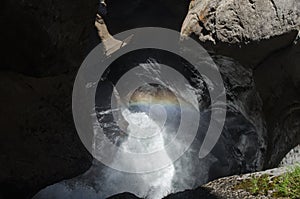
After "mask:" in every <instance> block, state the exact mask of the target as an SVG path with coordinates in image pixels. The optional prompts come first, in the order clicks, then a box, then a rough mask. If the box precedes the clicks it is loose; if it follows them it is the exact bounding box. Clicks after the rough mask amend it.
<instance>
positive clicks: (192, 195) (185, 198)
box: [164, 187, 222, 199]
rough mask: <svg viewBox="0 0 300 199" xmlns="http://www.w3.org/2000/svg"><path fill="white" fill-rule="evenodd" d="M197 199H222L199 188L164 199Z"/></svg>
mask: <svg viewBox="0 0 300 199" xmlns="http://www.w3.org/2000/svg"><path fill="white" fill-rule="evenodd" d="M196 198H197V199H198V198H206V199H222V198H221V197H218V196H216V195H214V194H212V193H211V191H210V190H209V189H207V188H203V187H199V188H197V189H195V190H187V191H184V192H180V193H174V194H170V195H169V196H167V197H165V198H164V199H196Z"/></svg>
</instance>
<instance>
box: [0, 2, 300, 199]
mask: <svg viewBox="0 0 300 199" xmlns="http://www.w3.org/2000/svg"><path fill="white" fill-rule="evenodd" d="M108 4H110V5H109V7H108V15H107V18H106V19H105V20H106V22H107V25H108V28H109V30H110V32H111V33H112V34H114V33H117V32H120V31H122V30H126V29H129V28H135V27H141V26H160V27H166V28H172V29H175V30H180V29H181V33H182V36H183V37H185V36H187V35H191V36H192V37H194V38H195V39H196V40H198V41H199V42H200V43H201V44H203V45H204V46H205V47H206V48H207V49H208V50H209V51H210V52H211V53H212V54H215V55H225V56H227V57H230V60H231V59H232V63H236V62H239V64H234V66H237V65H238V66H241V67H243V68H246V69H245V70H246V71H250V72H249V74H251V75H248V74H246V78H245V81H246V80H249V82H248V83H249V84H243V85H245V86H246V87H247V85H251V89H253V90H257V91H258V92H259V95H260V97H257V96H253V95H252V94H251V92H248V91H249V90H248V91H247V92H244V91H240V90H239V89H240V88H239V87H238V88H235V89H236V90H233V91H232V92H231V93H230V94H232V97H236V98H237V99H238V100H235V102H236V103H237V102H238V101H242V103H243V104H238V103H237V104H235V105H236V107H238V108H239V111H240V112H241V113H242V115H244V116H245V117H246V119H247V120H248V121H250V122H251V123H252V124H254V125H255V127H256V129H257V130H258V132H259V135H260V136H259V138H260V139H261V141H262V142H261V143H262V146H263V145H264V144H267V146H266V147H262V148H261V149H259V150H261V152H260V153H261V154H262V156H261V157H263V161H262V163H263V167H264V168H270V167H274V166H277V165H278V164H279V162H280V161H281V159H282V158H283V157H284V155H285V154H286V153H287V152H288V151H290V149H292V148H293V147H294V146H296V145H297V144H299V143H300V137H299V130H300V124H299V121H300V113H299V110H300V108H299V107H300V105H299V104H300V96H299V93H300V92H299V89H300V83H299V82H300V72H299V67H298V66H299V57H300V56H299V55H300V49H299V48H300V47H299V43H297V35H298V31H299V25H300V18H299V16H300V13H299V10H300V2H299V1H298V0H247V1H246V0H220V1H219V0H192V1H191V3H190V6H189V5H188V4H189V2H188V1H184V0H176V1H175V0H152V1H144V0H134V1H133V0H115V1H110V2H108ZM188 6H189V8H188ZM96 10H97V1H96V0H89V1H81V0H76V1H71V0H66V1H58V0H51V1H50V0H40V1H38V0H24V1H17V0H10V1H9V0H4V1H2V6H1V7H0V11H1V14H0V23H1V26H2V27H3V30H4V31H1V33H0V42H1V44H2V45H1V46H2V48H3V50H2V53H1V60H2V64H1V67H0V69H1V71H0V77H1V78H0V93H1V95H0V100H1V102H2V103H1V105H0V110H1V112H0V118H1V124H2V130H1V133H0V140H1V144H0V146H1V147H0V152H1V153H0V154H1V155H0V169H1V171H3V172H1V173H0V198H1V197H3V198H12V197H14V196H15V197H18V198H28V197H30V196H31V195H32V194H34V192H36V191H37V190H38V189H41V188H43V187H45V186H47V185H49V184H53V183H55V182H57V181H60V180H62V179H65V178H71V177H73V176H76V175H79V174H80V173H82V172H84V171H85V170H87V169H88V167H89V166H90V161H91V157H90V155H89V154H88V152H87V151H86V150H85V149H84V147H83V146H82V144H81V142H80V140H79V139H78V137H77V134H76V132H75V129H74V125H73V122H72V115H71V92H72V84H73V80H74V77H75V74H76V70H77V68H78V67H79V66H80V63H81V61H82V60H83V59H84V56H85V54H86V53H87V52H88V50H89V49H90V48H91V47H92V46H93V45H95V44H96V43H92V44H91V43H90V42H91V40H93V41H94V42H98V40H97V39H95V37H94V33H93V31H94V27H93V25H94V18H95V14H96ZM184 18H185V20H184ZM298 42H299V41H298ZM219 62H220V64H221V65H222V61H221V60H220V59H219ZM229 65H230V64H229ZM231 69H233V68H231ZM223 72H224V74H225V76H226V77H227V78H229V80H230V81H229V82H231V83H232V84H236V83H237V82H236V81H238V79H239V78H238V77H236V76H235V75H234V74H239V73H234V71H232V70H230V69H226V70H224V71H223ZM252 74H253V78H252ZM249 77H251V78H250V79H248V78H249ZM253 79H254V80H255V81H253ZM254 82H255V84H254ZM238 83H240V82H239V81H238ZM253 87H256V88H253ZM251 89H250V91H251ZM239 93H240V94H244V95H241V96H239V95H238V94H239ZM256 97H257V98H256ZM253 98H254V99H255V100H254V102H255V103H254V104H252V103H253ZM259 99H261V100H262V107H261V105H260V102H259ZM233 101H234V100H233ZM249 107H251V108H250V109H249ZM261 108H262V109H261ZM261 114H262V115H263V116H261ZM264 126H265V127H266V131H265V130H264ZM262 163H261V164H262ZM258 168H259V167H258Z"/></svg>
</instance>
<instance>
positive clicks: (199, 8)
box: [181, 0, 300, 66]
mask: <svg viewBox="0 0 300 199" xmlns="http://www.w3.org/2000/svg"><path fill="white" fill-rule="evenodd" d="M299 10H300V2H299V1H295V0H288V1H285V0H261V1H257V0H249V1H246V0H243V1H240V0H229V1H228V0H221V1H219V0H193V1H191V4H190V9H189V12H188V14H187V17H186V19H185V21H184V23H183V26H182V29H181V34H182V36H183V37H184V36H189V35H195V37H196V38H197V39H199V40H200V41H201V42H211V43H213V44H216V45H211V46H210V47H211V48H213V50H214V51H215V52H216V53H217V54H218V53H221V54H225V55H229V56H230V57H234V58H236V59H237V60H238V61H240V62H241V63H242V64H243V65H246V66H255V65H256V64H257V63H259V62H261V61H262V60H263V59H264V58H266V56H267V55H269V54H270V53H271V52H274V51H275V50H278V49H280V48H283V47H286V46H288V45H290V44H291V43H292V41H293V40H294V39H295V37H296V35H297V34H298V30H299V26H300V13H299V12H300V11H299Z"/></svg>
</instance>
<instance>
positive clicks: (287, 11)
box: [181, 0, 300, 168]
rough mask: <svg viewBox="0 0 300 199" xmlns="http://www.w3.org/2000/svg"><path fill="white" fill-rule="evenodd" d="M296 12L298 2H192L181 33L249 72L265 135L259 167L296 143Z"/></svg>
mask: <svg viewBox="0 0 300 199" xmlns="http://www.w3.org/2000/svg"><path fill="white" fill-rule="evenodd" d="M299 8H300V2H299V1H297V0H296V1H295V0H288V1H285V0H261V1H256V0H249V1H245V0H243V1H239V0H230V1H227V0H226V1H225V0H222V1H217V0H193V1H191V4H190V7H189V11H188V14H187V16H186V18H185V21H184V23H183V26H182V29H181V34H182V37H183V38H184V37H185V36H193V37H194V38H195V39H197V40H198V41H199V42H200V43H201V44H203V45H204V46H206V47H207V48H208V49H209V50H211V52H212V53H213V54H224V55H227V56H229V57H232V58H234V59H235V60H237V61H238V62H240V63H241V64H242V65H243V66H244V67H250V68H252V70H253V71H254V79H255V83H256V88H257V90H258V91H259V94H260V97H261V99H262V102H263V114H264V119H265V121H266V126H267V131H268V134H267V136H266V140H265V141H266V143H267V144H268V147H267V151H266V159H265V163H264V168H272V167H275V166H277V165H278V164H279V163H280V161H281V159H282V158H283V157H284V155H285V154H286V153H287V152H289V151H290V150H291V149H292V148H293V147H295V146H296V145H297V144H299V143H300V137H299V122H298V121H300V116H299V101H300V96H299V78H300V73H299V67H298V66H299V63H300V60H299V57H300V46H299V41H298V39H299V37H298V34H299V29H300V11H299V10H300V9H299Z"/></svg>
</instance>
